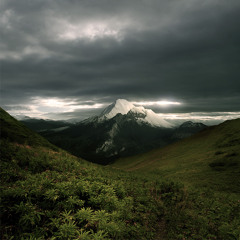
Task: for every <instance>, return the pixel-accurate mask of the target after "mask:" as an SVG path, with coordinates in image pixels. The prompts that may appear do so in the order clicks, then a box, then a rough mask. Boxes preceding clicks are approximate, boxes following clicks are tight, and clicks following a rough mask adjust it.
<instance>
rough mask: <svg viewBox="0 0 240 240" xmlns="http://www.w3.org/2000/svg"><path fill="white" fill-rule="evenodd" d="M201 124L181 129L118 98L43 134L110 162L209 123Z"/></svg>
mask: <svg viewBox="0 0 240 240" xmlns="http://www.w3.org/2000/svg"><path fill="white" fill-rule="evenodd" d="M192 124H193V123H192ZM201 126H202V128H201V129H200V128H199V126H198V124H193V126H189V127H187V126H185V127H184V126H183V127H182V128H181V130H178V127H174V126H173V125H172V124H170V123H169V122H167V121H166V120H164V119H163V118H161V117H160V116H159V115H157V114H156V113H154V112H153V111H152V110H149V109H145V108H144V107H142V106H138V107H136V106H134V104H132V103H130V102H128V101H127V100H124V99H118V100H116V101H115V102H114V103H113V104H111V105H110V106H108V107H107V108H106V109H104V110H103V112H102V113H101V114H100V115H99V116H95V117H92V118H89V119H86V120H84V121H82V122H80V123H77V124H75V125H73V126H70V127H69V128H67V129H64V130H62V131H58V132H56V131H45V132H42V133H41V134H42V135H43V136H44V137H46V138H47V139H48V140H49V141H50V142H52V143H54V144H55V145H57V146H59V147H61V148H63V149H66V150H68V151H69V152H71V153H72V154H74V155H76V156H80V157H83V158H84V159H87V160H89V161H92V162H97V163H101V164H107V163H109V162H111V161H113V160H114V159H116V158H119V157H123V156H129V155H134V154H138V153H141V152H145V151H148V150H151V149H153V148H156V147H161V146H165V145H167V144H169V143H172V142H174V141H176V140H178V139H180V138H182V137H185V136H186V135H187V136H189V135H191V134H193V133H195V132H197V131H199V130H202V129H203V128H204V127H206V126H205V125H201ZM178 131H179V132H178ZM180 133H181V136H180Z"/></svg>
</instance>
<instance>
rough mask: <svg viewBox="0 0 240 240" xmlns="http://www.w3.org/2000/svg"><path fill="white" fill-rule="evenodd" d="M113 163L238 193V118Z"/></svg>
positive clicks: (200, 185) (239, 163) (124, 167)
mask: <svg viewBox="0 0 240 240" xmlns="http://www.w3.org/2000/svg"><path fill="white" fill-rule="evenodd" d="M113 166H114V167H116V168H121V169H124V170H128V171H140V172H145V173H146V172H149V173H150V174H151V175H161V176H162V177H164V178H169V179H173V180H177V181H181V182H183V183H185V184H187V185H194V186H195V187H196V186H197V187H211V188H212V189H214V190H218V191H228V192H236V193H240V119H236V120H230V121H226V122H224V123H222V124H220V125H218V126H214V127H210V128H208V129H205V130H203V131H202V132H200V133H198V134H196V135H194V136H192V137H190V138H187V139H184V140H182V141H179V142H177V143H175V144H171V145H168V146H167V147H164V148H162V149H155V150H153V151H151V152H149V153H145V154H142V155H138V156H134V157H129V158H124V159H119V160H118V161H116V162H115V163H114V164H113Z"/></svg>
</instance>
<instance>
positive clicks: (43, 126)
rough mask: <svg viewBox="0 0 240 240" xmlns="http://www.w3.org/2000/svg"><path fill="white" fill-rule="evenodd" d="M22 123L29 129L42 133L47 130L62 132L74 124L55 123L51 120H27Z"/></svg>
mask: <svg viewBox="0 0 240 240" xmlns="http://www.w3.org/2000/svg"><path fill="white" fill-rule="evenodd" d="M20 121H21V122H22V123H23V124H24V125H26V126H27V127H28V128H30V129H32V130H34V131H36V132H41V131H46V130H53V131H61V130H64V129H66V128H68V127H70V126H72V125H73V124H72V123H69V122H66V121H54V120H49V119H46V120H45V119H36V118H25V119H23V120H20Z"/></svg>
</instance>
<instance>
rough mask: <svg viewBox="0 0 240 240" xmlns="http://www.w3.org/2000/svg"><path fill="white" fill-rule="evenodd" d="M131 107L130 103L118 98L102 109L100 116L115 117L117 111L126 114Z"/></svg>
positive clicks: (132, 106)
mask: <svg viewBox="0 0 240 240" xmlns="http://www.w3.org/2000/svg"><path fill="white" fill-rule="evenodd" d="M132 108H134V105H133V104H132V103H130V102H128V101H127V100H125V99H118V100H116V101H115V102H114V103H112V104H111V105H109V106H108V107H107V108H105V109H104V110H103V112H102V113H101V115H100V118H102V119H105V118H107V119H110V118H113V117H115V116H116V115H117V114H118V113H121V114H122V115H124V114H127V113H128V112H129V111H130V110H131V109H132Z"/></svg>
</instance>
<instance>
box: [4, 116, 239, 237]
mask: <svg viewBox="0 0 240 240" xmlns="http://www.w3.org/2000/svg"><path fill="white" fill-rule="evenodd" d="M1 113H2V114H1V119H2V120H1V129H3V132H4V134H3V135H2V137H1V162H0V163H1V188H0V191H1V192H0V195H1V202H0V213H1V223H0V227H1V229H0V238H1V239H3V240H9V239H11V240H30V239H31V240H40V239H41V240H42V239H50V240H56V239H60V240H67V239H70V240H71V239H73V240H74V239H81V240H92V239H98V240H103V239H106V240H107V239H114V240H115V239H116V240H120V239H122V240H127V239H136V240H141V239H142V240H145V239H149V240H150V239H154V240H159V239H166V240H168V239H169V240H176V239H179V240H183V239H191V240H192V239H195V240H202V239H208V240H212V239H220V240H226V239H229V240H231V239H233V240H236V239H239V237H240V227H239V226H240V201H239V195H237V194H235V195H233V194H229V193H221V194H220V193H217V192H214V191H205V190H202V189H195V190H194V191H193V190H190V189H188V188H186V187H184V186H183V185H182V184H180V183H177V182H174V181H167V180H166V179H164V178H162V176H161V174H158V175H157V174H154V175H152V174H149V173H143V172H141V173H140V174H139V173H133V172H125V171H122V170H118V169H113V168H111V167H102V166H98V165H95V164H92V163H89V162H86V161H84V160H82V159H79V158H76V157H74V156H72V155H70V154H68V153H66V152H65V151H63V150H61V149H59V148H56V147H53V146H52V145H50V144H49V143H48V142H47V141H46V140H44V139H43V138H41V137H39V135H37V134H35V133H33V132H32V131H30V130H28V129H27V128H26V127H24V126H22V124H19V122H18V121H16V120H15V119H13V118H11V117H10V116H9V115H8V114H7V113H6V112H4V111H1ZM14 134H15V136H16V137H14ZM224 144H225V143H224Z"/></svg>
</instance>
